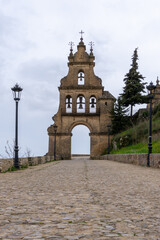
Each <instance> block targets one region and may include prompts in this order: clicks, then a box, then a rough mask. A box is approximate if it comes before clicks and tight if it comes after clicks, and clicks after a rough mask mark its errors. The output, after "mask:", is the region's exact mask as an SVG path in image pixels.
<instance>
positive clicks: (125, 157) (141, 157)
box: [97, 153, 160, 168]
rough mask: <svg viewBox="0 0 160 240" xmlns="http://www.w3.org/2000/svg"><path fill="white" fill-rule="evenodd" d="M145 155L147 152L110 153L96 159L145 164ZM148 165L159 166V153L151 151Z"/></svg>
mask: <svg viewBox="0 0 160 240" xmlns="http://www.w3.org/2000/svg"><path fill="white" fill-rule="evenodd" d="M147 156H148V154H110V155H104V156H100V157H99V158H97V159H101V160H102V159H103V160H111V161H117V162H123V163H131V164H135V165H140V166H147ZM150 166H151V167H154V168H160V153H152V154H151V155H150Z"/></svg>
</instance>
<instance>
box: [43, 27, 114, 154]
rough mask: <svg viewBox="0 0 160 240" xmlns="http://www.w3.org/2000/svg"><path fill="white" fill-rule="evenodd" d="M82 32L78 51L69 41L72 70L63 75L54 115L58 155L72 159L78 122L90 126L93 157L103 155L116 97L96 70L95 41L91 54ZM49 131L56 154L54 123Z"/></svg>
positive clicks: (70, 67) (52, 151) (70, 66)
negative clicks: (73, 139) (58, 101)
mask: <svg viewBox="0 0 160 240" xmlns="http://www.w3.org/2000/svg"><path fill="white" fill-rule="evenodd" d="M82 33H83V32H82V31H81V38H80V42H79V44H78V46H77V52H76V53H73V48H72V46H73V43H72V42H71V43H70V46H71V48H70V54H69V57H68V60H69V61H68V67H69V71H68V74H67V76H65V77H64V78H62V79H61V82H60V87H59V92H60V103H59V109H58V112H57V113H56V114H55V115H54V116H53V120H54V122H55V124H56V125H57V134H56V155H57V156H58V158H59V159H71V137H72V129H73V128H74V127H75V126H76V125H85V126H86V127H88V128H89V130H90V157H91V158H94V157H95V156H98V155H101V154H102V153H103V152H104V150H105V148H107V146H108V132H107V131H108V130H107V125H108V124H111V116H110V112H111V109H112V108H113V105H114V101H115V98H114V97H113V96H112V94H111V93H110V92H108V91H104V87H103V86H102V80H101V79H100V78H99V77H97V76H96V75H95V74H94V66H95V62H94V60H95V57H94V54H93V43H92V42H91V43H90V53H89V54H88V53H87V52H86V46H85V45H84V42H83V37H82ZM48 135H49V151H48V154H47V155H50V156H53V155H54V139H55V138H54V124H53V125H51V126H50V127H49V128H48ZM77 144H80V143H78V142H77Z"/></svg>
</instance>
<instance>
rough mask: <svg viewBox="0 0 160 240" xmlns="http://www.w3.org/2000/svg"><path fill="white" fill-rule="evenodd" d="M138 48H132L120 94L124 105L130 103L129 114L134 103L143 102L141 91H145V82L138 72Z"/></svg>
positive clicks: (131, 112)
mask: <svg viewBox="0 0 160 240" xmlns="http://www.w3.org/2000/svg"><path fill="white" fill-rule="evenodd" d="M137 51H138V48H136V49H135V50H134V53H133V56H132V64H131V68H130V70H129V72H128V73H127V74H126V75H125V77H124V79H123V81H124V83H125V86H124V88H123V93H122V94H121V97H122V103H123V105H124V106H125V107H128V106H129V105H130V107H131V111H130V116H131V118H132V115H133V106H135V104H141V103H144V101H145V100H144V99H145V98H144V96H143V95H142V93H144V92H145V85H146V83H144V82H143V80H144V77H143V76H142V74H140V73H139V72H138V63H137V61H138V53H137Z"/></svg>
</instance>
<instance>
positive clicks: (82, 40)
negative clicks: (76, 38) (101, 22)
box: [79, 30, 84, 42]
mask: <svg viewBox="0 0 160 240" xmlns="http://www.w3.org/2000/svg"><path fill="white" fill-rule="evenodd" d="M79 33H80V34H81V38H80V40H81V42H82V41H83V33H84V32H83V31H82V30H81V32H79Z"/></svg>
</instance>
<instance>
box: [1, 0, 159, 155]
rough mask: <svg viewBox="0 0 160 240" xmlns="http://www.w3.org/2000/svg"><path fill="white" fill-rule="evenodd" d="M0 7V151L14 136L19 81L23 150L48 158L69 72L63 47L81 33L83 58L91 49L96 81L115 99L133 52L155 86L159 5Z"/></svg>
mask: <svg viewBox="0 0 160 240" xmlns="http://www.w3.org/2000/svg"><path fill="white" fill-rule="evenodd" d="M0 6H1V9H0V96H1V102H0V111H1V112H3V117H2V118H1V129H0V130H1V136H0V143H1V144H2V142H3V143H5V142H6V140H10V139H12V138H13V135H14V101H13V98H12V93H11V89H10V88H11V87H12V86H13V85H14V84H15V83H16V82H18V83H19V84H20V85H21V86H22V87H23V92H22V100H21V101H20V113H19V114H20V129H21V131H22V133H23V134H22V135H20V137H21V138H20V140H21V144H22V145H23V146H24V147H25V145H29V146H31V147H33V149H32V151H33V152H34V154H35V155H36V154H39V153H40V154H43V152H44V153H46V151H47V144H48V136H47V131H46V129H47V127H48V126H49V125H50V124H51V123H52V119H51V117H52V116H53V115H54V114H55V113H56V112H57V109H58V105H59V92H58V89H57V87H58V86H59V85H60V79H61V78H63V77H64V76H65V75H67V72H68V67H67V61H68V59H67V57H68V55H69V46H68V42H70V41H74V42H75V47H74V52H75V51H76V49H77V44H78V42H79V39H80V35H79V32H80V31H81V30H83V31H84V32H85V33H84V42H85V44H86V47H87V51H89V46H88V43H89V42H90V41H93V42H94V43H95V46H94V54H95V58H96V66H95V74H96V75H97V76H99V77H100V78H102V83H103V85H104V87H105V89H106V90H109V91H110V92H111V93H112V94H113V95H114V96H115V97H117V96H118V95H119V93H121V92H122V88H123V78H124V75H125V74H126V73H127V72H128V70H129V68H130V64H131V56H132V54H133V51H134V49H135V48H136V47H137V46H138V47H139V49H138V54H139V70H140V72H141V73H142V74H143V75H144V76H145V77H146V79H145V80H146V81H148V82H150V81H151V80H152V81H154V82H155V81H156V77H157V75H159V55H160V45H159V42H160V33H159V29H160V14H159V9H160V2H159V0H152V1H150V0H141V1H139V0H123V1H121V0H114V1H113V0H99V1H97V0H88V1H86V0H81V1H75V0H70V1H68V0H61V1H56V0H34V1H33V0H21V1H19V0H14V1H13V0H0ZM20 134H21V133H20ZM31 136H32V138H31ZM2 145H3V144H2ZM2 145H1V147H2ZM43 146H45V147H43ZM34 149H35V151H34ZM0 151H1V150H0Z"/></svg>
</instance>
